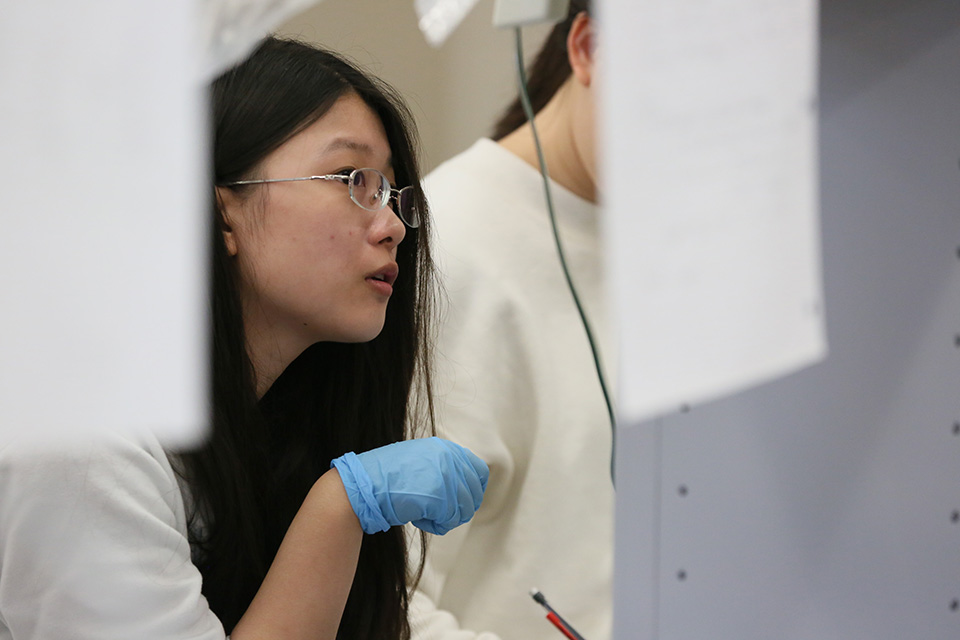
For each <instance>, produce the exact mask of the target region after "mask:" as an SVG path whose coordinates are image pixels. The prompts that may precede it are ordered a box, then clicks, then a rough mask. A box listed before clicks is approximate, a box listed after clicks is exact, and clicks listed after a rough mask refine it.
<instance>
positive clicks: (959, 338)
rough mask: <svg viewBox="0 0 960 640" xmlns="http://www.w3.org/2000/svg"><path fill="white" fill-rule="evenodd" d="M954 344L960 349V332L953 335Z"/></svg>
mask: <svg viewBox="0 0 960 640" xmlns="http://www.w3.org/2000/svg"><path fill="white" fill-rule="evenodd" d="M953 346H955V347H957V348H958V349H960V333H958V334H957V335H955V336H953Z"/></svg>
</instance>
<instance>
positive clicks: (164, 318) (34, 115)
mask: <svg viewBox="0 0 960 640" xmlns="http://www.w3.org/2000/svg"><path fill="white" fill-rule="evenodd" d="M195 11H196V7H195V3H194V0H153V1H148V2H128V1H127V0H99V1H98V2H77V1H76V0H46V1H38V2H9V3H5V5H4V9H3V19H2V20H0V140H2V141H3V142H2V144H0V446H2V444H3V443H4V442H6V441H8V440H9V439H10V438H12V437H22V438H30V439H35V440H45V441H63V440H64V439H69V438H71V437H74V438H85V437H88V436H89V434H90V433H91V432H93V431H101V430H109V431H128V430H139V429H142V428H149V429H153V430H155V431H156V432H157V433H158V434H159V435H160V436H161V437H162V438H163V439H164V440H165V441H166V442H168V443H174V444H176V443H182V442H187V441H190V440H192V439H195V438H196V437H197V435H198V434H199V433H200V429H201V427H203V426H204V425H205V424H206V422H207V410H206V405H207V382H206V375H205V374H206V368H207V355H206V354H207V352H206V326H207V322H206V312H205V309H206V280H207V278H206V260H205V255H206V246H207V242H206V237H207V236H206V231H207V229H206V227H207V225H206V220H207V210H206V207H207V193H206V191H204V190H203V187H202V185H203V183H205V182H206V177H205V170H206V169H205V158H206V151H205V141H206V138H207V136H206V134H205V132H204V130H203V126H202V123H203V112H202V107H201V101H200V99H201V96H202V92H201V90H200V87H199V86H198V84H197V76H198V73H197V70H198V67H199V62H198V61H199V59H200V56H199V55H198V54H197V51H198V48H199V47H198V41H197V36H196V13H195Z"/></svg>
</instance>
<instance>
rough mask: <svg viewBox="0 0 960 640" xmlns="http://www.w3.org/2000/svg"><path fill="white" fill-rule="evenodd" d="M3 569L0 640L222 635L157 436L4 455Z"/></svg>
mask: <svg viewBox="0 0 960 640" xmlns="http://www.w3.org/2000/svg"><path fill="white" fill-rule="evenodd" d="M0 562H2V564H0V638H2V637H5V635H4V634H5V633H6V634H8V636H7V637H13V638H16V639H17V640H41V639H48V638H71V639H75V640H87V639H89V640H94V639H96V640H130V639H131V638H137V639H138V640H161V639H163V640H175V639H187V638H189V639H190V640H223V639H224V638H225V634H224V630H223V626H222V625H221V623H220V621H219V619H218V618H217V617H216V616H215V615H214V614H213V613H212V612H211V611H210V609H209V607H208V605H207V602H206V599H205V598H204V597H203V596H202V595H201V592H200V587H201V574H200V572H199V570H198V569H197V568H196V566H195V565H194V564H193V563H192V562H191V559H190V545H189V543H188V540H187V537H186V522H185V513H184V507H183V500H182V496H181V494H180V489H179V486H178V484H177V480H176V476H175V475H174V474H173V471H172V469H171V468H170V464H169V462H168V461H167V459H166V457H165V455H164V453H163V451H162V449H160V446H159V444H158V443H156V441H155V440H152V441H150V442H148V444H147V445H146V446H143V445H142V444H141V443H134V442H132V441H130V440H125V439H121V438H119V437H111V438H110V439H109V440H108V442H107V443H103V442H99V443H97V444H96V445H83V446H82V448H81V449H80V450H79V451H78V450H72V451H69V452H64V453H49V452H43V453H37V452H23V451H18V450H17V449H16V447H15V446H7V447H6V448H4V449H3V450H0Z"/></svg>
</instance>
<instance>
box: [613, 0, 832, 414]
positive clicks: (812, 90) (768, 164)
mask: <svg viewBox="0 0 960 640" xmlns="http://www.w3.org/2000/svg"><path fill="white" fill-rule="evenodd" d="M602 9H603V13H602V14H601V15H600V20H601V32H600V38H599V43H600V44H599V54H600V56H601V62H600V64H601V67H600V68H601V72H602V73H603V74H604V75H603V78H602V80H603V83H602V91H603V108H602V119H601V124H602V127H603V137H602V151H603V170H602V172H601V176H602V182H603V186H602V189H603V193H604V194H605V198H606V211H605V222H606V239H607V242H608V243H609V244H608V246H609V248H610V251H609V263H608V269H609V270H610V274H611V285H612V289H611V291H612V301H613V308H614V317H615V318H616V319H617V322H618V324H619V337H620V355H619V361H620V395H619V402H618V405H619V413H620V420H621V423H622V424H631V423H636V422H637V421H639V420H642V419H645V418H650V417H653V416H656V415H660V414H664V413H666V412H670V411H673V410H676V409H677V408H679V407H680V406H681V405H684V404H690V403H697V402H702V401H705V400H709V399H713V398H717V397H720V396H721V395H724V394H728V393H732V392H735V391H738V390H741V389H744V388H746V387H748V386H751V385H755V384H758V383H761V382H764V381H767V380H770V379H772V378H775V377H777V376H780V375H784V374H786V373H789V372H791V371H794V370H796V369H798V368H800V367H803V366H805V365H808V364H811V363H813V362H815V361H817V360H819V359H821V358H823V357H824V355H825V352H826V345H825V336H824V325H823V309H822V303H821V300H822V291H821V276H820V266H819V264H820V250H819V226H818V209H817V180H816V170H817V163H816V110H815V105H816V21H817V10H816V3H815V2H814V1H813V0H803V1H800V0H797V1H794V2H789V3H770V2H765V1H762V0H731V1H729V2H723V3H716V2H709V1H707V0H689V1H684V2H676V1H675V0H641V1H627V0H609V1H608V2H607V3H606V4H604V5H602Z"/></svg>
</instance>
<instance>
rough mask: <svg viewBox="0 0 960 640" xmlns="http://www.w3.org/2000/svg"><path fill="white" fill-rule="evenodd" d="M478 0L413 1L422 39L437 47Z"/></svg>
mask: <svg viewBox="0 0 960 640" xmlns="http://www.w3.org/2000/svg"><path fill="white" fill-rule="evenodd" d="M477 2H479V0H413V6H414V9H415V10H416V12H417V19H418V21H419V22H418V24H419V26H420V31H421V32H422V33H423V37H424V38H426V39H427V42H428V43H430V45H431V46H434V47H439V46H440V45H441V44H443V43H444V41H445V40H446V39H447V36H449V35H450V34H451V33H453V30H454V29H456V28H457V25H459V24H460V23H461V22H462V21H463V19H464V18H465V17H466V15H467V14H468V13H470V9H473V7H474V6H475V5H476V4H477Z"/></svg>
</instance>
